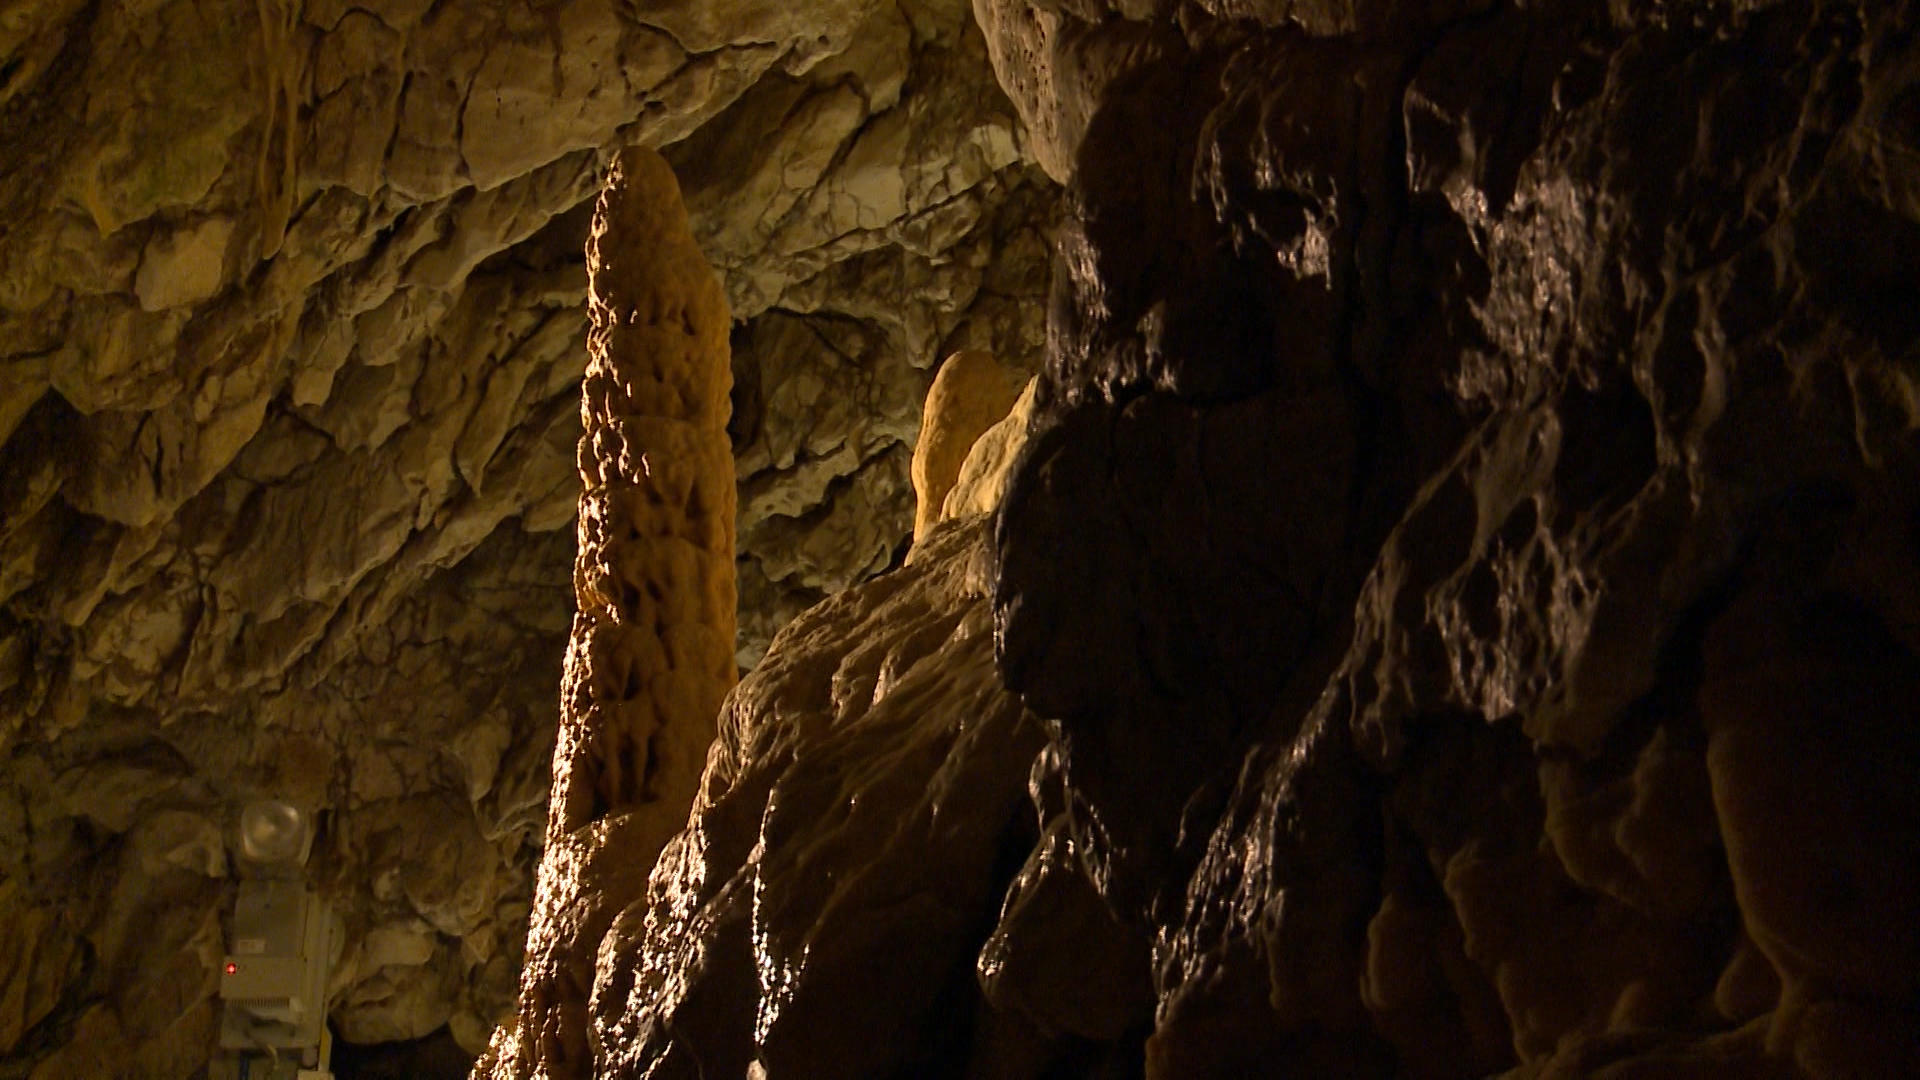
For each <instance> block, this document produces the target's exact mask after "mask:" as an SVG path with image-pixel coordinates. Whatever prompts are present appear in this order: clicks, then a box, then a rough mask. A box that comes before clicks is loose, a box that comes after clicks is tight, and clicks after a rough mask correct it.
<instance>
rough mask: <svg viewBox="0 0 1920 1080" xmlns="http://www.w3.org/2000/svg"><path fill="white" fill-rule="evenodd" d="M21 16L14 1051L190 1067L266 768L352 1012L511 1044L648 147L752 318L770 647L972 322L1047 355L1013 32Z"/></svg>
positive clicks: (899, 453) (883, 494) (193, 9)
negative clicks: (622, 229)
mask: <svg viewBox="0 0 1920 1080" xmlns="http://www.w3.org/2000/svg"><path fill="white" fill-rule="evenodd" d="M0 23H4V24H5V25H4V26H3V27H0V222H4V224H0V908H4V909H5V911H6V912H7V913H8V914H6V915H5V916H4V917H3V918H4V921H5V922H6V923H7V924H8V925H9V926H10V927H11V926H15V925H17V926H18V927H20V928H21V930H20V934H22V935H26V934H27V928H37V929H34V931H33V932H32V933H31V934H30V935H27V936H17V935H12V936H10V935H9V934H0V1059H4V1060H5V1061H6V1062H7V1064H6V1065H5V1066H4V1067H0V1072H3V1071H5V1070H6V1069H9V1068H13V1067H14V1066H15V1065H16V1064H17V1065H19V1066H20V1067H22V1068H35V1067H38V1068H43V1069H44V1070H46V1075H72V1076H81V1077H88V1078H91V1077H95V1076H100V1075H111V1073H112V1066H103V1065H101V1064H100V1062H101V1061H110V1062H128V1061H151V1062H155V1063H159V1064H156V1065H155V1067H154V1069H155V1073H156V1075H159V1074H166V1072H167V1067H168V1066H165V1065H164V1063H167V1062H173V1063H176V1064H178V1063H184V1064H182V1068H181V1069H180V1070H179V1071H180V1072H181V1074H183V1075H184V1074H186V1073H190V1072H191V1070H192V1067H193V1066H194V1065H195V1064H196V1063H197V1061H198V1060H199V1059H200V1058H201V1057H203V1056H204V1054H205V1052H206V1051H207V1049H208V1048H209V1047H210V1043H209V1041H208V1040H207V1039H205V1038H203V1037H202V1036H203V1035H204V1034H205V1031H206V1030H207V1028H206V1018H207V1017H208V1016H209V1015H210V1014H211V1011H212V1005H211V1003H210V1000H209V999H210V998H211V995H212V994H213V993H214V987H215V982H214V980H213V979H212V977H211V975H210V974H209V973H210V972H211V971H212V968H211V967H210V963H211V962H210V961H209V960H208V959H207V956H206V955H205V954H206V953H207V952H208V951H209V950H213V951H217V949H218V946H219V941H218V937H219V935H218V919H217V913H218V912H219V911H221V910H222V909H224V908H225V907H227V906H229V905H230V904H231V900H232V878H231V876H230V875H229V874H228V872H227V871H228V859H227V853H226V847H227V833H228V832H229V831H230V829H231V825H232V815H233V814H234V813H235V812H236V811H237V809H238V807H239V806H240V805H242V804H244V803H245V802H246V801H247V800H249V799H252V798H256V797H271V798H283V799H292V800H294V801H297V802H300V803H302V804H303V805H306V806H308V807H310V808H312V809H314V810H315V811H316V813H317V814H318V819H319V820H320V822H321V832H320V836H319V841H318V843H317V844H316V845H315V849H314V854H313V859H312V862H311V863H310V864H309V870H310V873H311V875H312V877H313V878H314V879H315V880H316V881H317V882H318V883H319V884H320V885H321V886H322V887H323V888H324V889H325V890H326V891H327V892H328V894H329V896H330V898H331V899H332V900H333V902H334V906H335V907H336V909H337V910H339V911H341V912H342V914H343V915H344V916H345V919H346V927H347V945H346V951H345V953H344V954H343V956H342V958H341V963H340V965H339V966H338V967H337V968H336V976H337V977H336V983H335V986H334V988H333V990H334V993H333V1000H332V1006H333V1009H332V1017H333V1020H334V1025H335V1030H336V1033H337V1034H338V1035H339V1036H340V1037H341V1039H342V1041H343V1043H344V1042H352V1043H359V1044H366V1043H384V1042H389V1041H395V1040H413V1039H418V1038H421V1037H423V1036H427V1035H429V1034H431V1033H434V1032H436V1031H442V1030H444V1032H446V1034H443V1035H442V1036H440V1038H441V1040H442V1043H443V1044H445V1045H442V1046H440V1047H439V1048H438V1050H436V1051H435V1053H440V1052H442V1051H444V1052H446V1053H454V1052H456V1051H457V1048H456V1047H454V1046H452V1045H451V1043H452V1042H457V1043H459V1044H461V1045H464V1047H465V1050H466V1053H467V1055H468V1056H469V1057H471V1055H472V1054H473V1053H476V1052H478V1051H479V1050H480V1049H482V1048H484V1046H485V1045H486V1042H487V1039H488V1037H489V1035H490V1033H491V1032H492V1030H493V1029H494V1027H495V1026H496V1024H497V1023H498V1022H499V1020H500V1019H501V1018H502V1016H503V1015H505V1014H506V1013H508V1012H509V1011H510V1010H511V1007H512V1003H513V1001H514V999H515V995H516V989H517V985H518V977H519V968H520V957H521V954H522V946H523V939H524V934H525V929H526V925H527V919H528V909H529V906H530V903H531V891H532V877H533V867H534V865H535V863H536V861H537V859H538V856H539V853H540V848H541V843H542V839H543V836H544V834H545V828H546V818H547V806H546V801H547V793H548V789H549V775H548V767H549V762H550V761H551V759H552V754H553V739H554V732H555V730H556V727H557V724H556V715H557V706H558V703H559V694H558V691H557V687H558V684H559V682H560V678H561V672H562V663H563V656H564V653H565V649H566V644H567V638H568V632H569V627H570V625H571V619H572V615H573V608H574V591H573V588H572V581H571V568H572V566H573V564H574V560H575V556H576V551H575V544H574V529H573V525H574V521H575V509H576V507H577V505H578V502H579V495H580V480H579V471H578V468H577V462H576V455H575V448H576V445H577V443H578V441H579V438H580V433H581V427H580V384H581V380H582V373H583V368H584V366H585V363H586V359H587V350H586V348H585V341H584V339H585V335H586V327H587V312H586V307H587V303H586V299H587V277H586V270H585V265H584V255H583V249H584V243H585V240H586V237H587V233H588V229H589V224H590V217H591V212H592V204H593V199H594V196H595V194H596V193H597V191H598V190H599V185H600V182H601V180H602V178H603V175H604V172H605V169H606V167H607V165H608V163H609V162H610V161H611V160H612V159H613V157H614V156H615V154H616V153H618V152H619V151H620V150H621V149H623V148H625V147H628V146H632V145H647V146H655V147H661V148H663V152H664V153H665V154H667V156H668V157H669V158H670V159H671V160H672V162H673V164H674V167H675V169H676V170H677V171H678V172H679V174H680V175H681V176H682V177H683V179H684V180H685V183H684V191H685V195H686V199H687V201H688V203H689V204H690V207H691V211H692V227H693V230H694V232H695V234H696V236H697V237H698V240H699V243H700V244H701V246H702V248H703V250H705V251H706V252H707V253H708V255H709V258H710V261H711V262H713V264H714V265H715V266H716V267H717V268H718V270H719V271H720V275H721V280H722V283H723V287H724V289H725V293H726V298H727V300H728V302H729V303H730V305H731V308H732V314H733V317H734V319H735V320H736V326H735V328H734V335H733V336H734V349H733V367H734V376H735V387H736V393H735V398H736V401H735V405H736V407H735V409H734V412H733V416H734V421H733V426H732V429H731V431H730V434H731V435H732V436H733V441H734V446H735V450H736V460H737V463H738V477H739V485H740V491H739V496H740V497H739V500H738V510H739V513H738V517H737V521H736V529H737V532H738V536H739V543H738V545H737V546H738V549H739V550H738V554H739V563H738V572H739V578H740V581H741V591H742V594H743V601H742V603H741V605H740V612H741V614H740V633H739V640H738V656H739V657H740V658H741V660H742V661H743V662H744V663H747V664H751V663H752V662H754V661H756V660H757V659H758V658H759V656H760V655H761V653H763V652H764V651H765V647H766V642H767V641H768V639H770V638H771V637H772V635H773V632H774V630H775V629H777V628H778V626H780V625H781V624H783V623H784V622H785V621H786V620H787V619H789V618H791V617H792V615H793V614H795V613H797V612H798V611H800V610H802V609H804V608H806V607H808V606H810V605H812V604H813V603H815V602H816V601H818V600H819V599H821V598H823V597H824V596H826V595H827V594H829V593H831V592H834V591H836V590H838V589H841V588H844V587H845V586H846V585H847V584H849V583H851V582H853V581H857V580H860V579H862V578H865V577H868V576H871V575H872V574H873V573H875V572H877V571H879V570H880V569H882V568H884V567H885V566H887V565H889V564H890V563H891V562H893V561H896V560H897V558H898V556H899V554H900V553H901V551H902V550H903V548H904V545H905V544H906V542H907V540H908V538H909V536H910V535H911V530H912V524H913V499H912V489H911V482H910V477H909V460H910V457H911V453H912V449H913V444H914V440H915V435H916V425H917V419H918V416H919V409H920V400H921V397H922V395H923V394H924V392H925V388H926V386H927V383H928V382H929V381H930V379H931V374H932V371H933V369H934V368H935V366H936V365H937V364H938V362H939V361H940V359H941V358H942V357H944V356H946V355H948V354H949V353H952V352H954V351H956V350H960V349H967V348H978V349H987V350H990V351H992V352H994V353H995V354H996V355H998V356H1000V357H1001V358H1002V359H1003V360H1005V361H1007V362H1008V363H1011V364H1014V365H1016V366H1020V367H1023V368H1025V369H1027V370H1029V371H1031V370H1032V369H1033V368H1035V367H1036V366H1037V364H1038V357H1039V350H1040V338H1041V335H1042V328H1043V322H1044V315H1043V312H1044V303H1043V300H1042V298H1043V296H1044V292H1045V287H1046V280H1047V251H1046V246H1045V241H1044V228H1045V227H1046V224H1047V218H1048V215H1049V214H1050V213H1051V212H1052V209H1053V202H1054V193H1053V192H1052V190H1051V187H1050V185H1049V184H1048V183H1047V182H1046V180H1045V177H1044V175H1043V174H1041V173H1040V171H1039V170H1038V169H1037V168H1035V167H1033V166H1031V165H1030V164H1028V163H1027V162H1026V160H1025V159H1024V157H1023V153H1022V148H1021V146H1020V143H1019V140H1018V138H1017V118H1016V115H1015V113H1014V111H1013V108H1012V106H1011V105H1010V104H1009V103H1008V102H1007V101H1006V99H1005V97H1004V95H1002V94H1001V93H1000V92H999V90H998V89H997V85H996V83H995V80H994V76H993V73H992V70H991V67H990V65H989V63H988V59H987V55H986V46H985V41H984V38H983V36H982V35H981V34H980V32H979V31H978V29H977V28H976V27H975V25H974V23H973V19H972V15H971V12H970V10H969V8H968V5H967V2H966V0H929V2H922V3H914V4H910V5H897V4H891V3H879V2H877V0H849V2H844V3H841V2H835V3H809V4H805V5H791V4H774V3H765V2H758V0H752V2H750V0H737V2H736V0H728V2H716V3H708V2H702V3H697V4H666V5H663V4H640V5H633V4H624V3H614V2H611V0H562V2H558V3H540V4H527V3H520V2H517V0H445V2H441V3H436V4H429V3H425V2H411V0H373V2H369V3H361V4H348V3H340V2H336V0H292V2H288V3H269V4H266V5H264V6H263V5H261V4H258V3H255V2H253V0H196V2H193V3H163V4H121V5H110V6H109V7H103V8H100V9H99V10H94V9H93V8H89V7H88V6H87V5H85V4H76V3H70V2H67V0H28V2H26V3H21V4H15V5H12V6H11V7H9V9H8V13H7V15H6V16H5V17H4V18H0ZM692 753H696V754H697V751H692ZM15 912H18V913H19V915H18V918H15V916H14V914H13V913H15ZM135 926H137V927H141V928H142V929H143V932H141V933H132V932H129V929H128V928H129V927H135ZM28 940H32V941H34V942H37V944H36V945H35V946H34V947H33V948H31V949H29V948H27V947H26V944H25V943H26V942H27V941H28ZM16 993H17V997H16V996H14V995H16ZM16 1000H17V1001H18V1005H17V1008H16V1006H15V1005H14V1004H12V1003H13V1002H15V1001H16ZM103 1070H104V1071H103ZM400 1071H401V1072H402V1073H407V1072H408V1069H407V1068H406V1067H402V1068H400ZM442 1071H444V1070H442ZM412 1075H424V1074H422V1073H414V1074H412Z"/></svg>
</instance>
